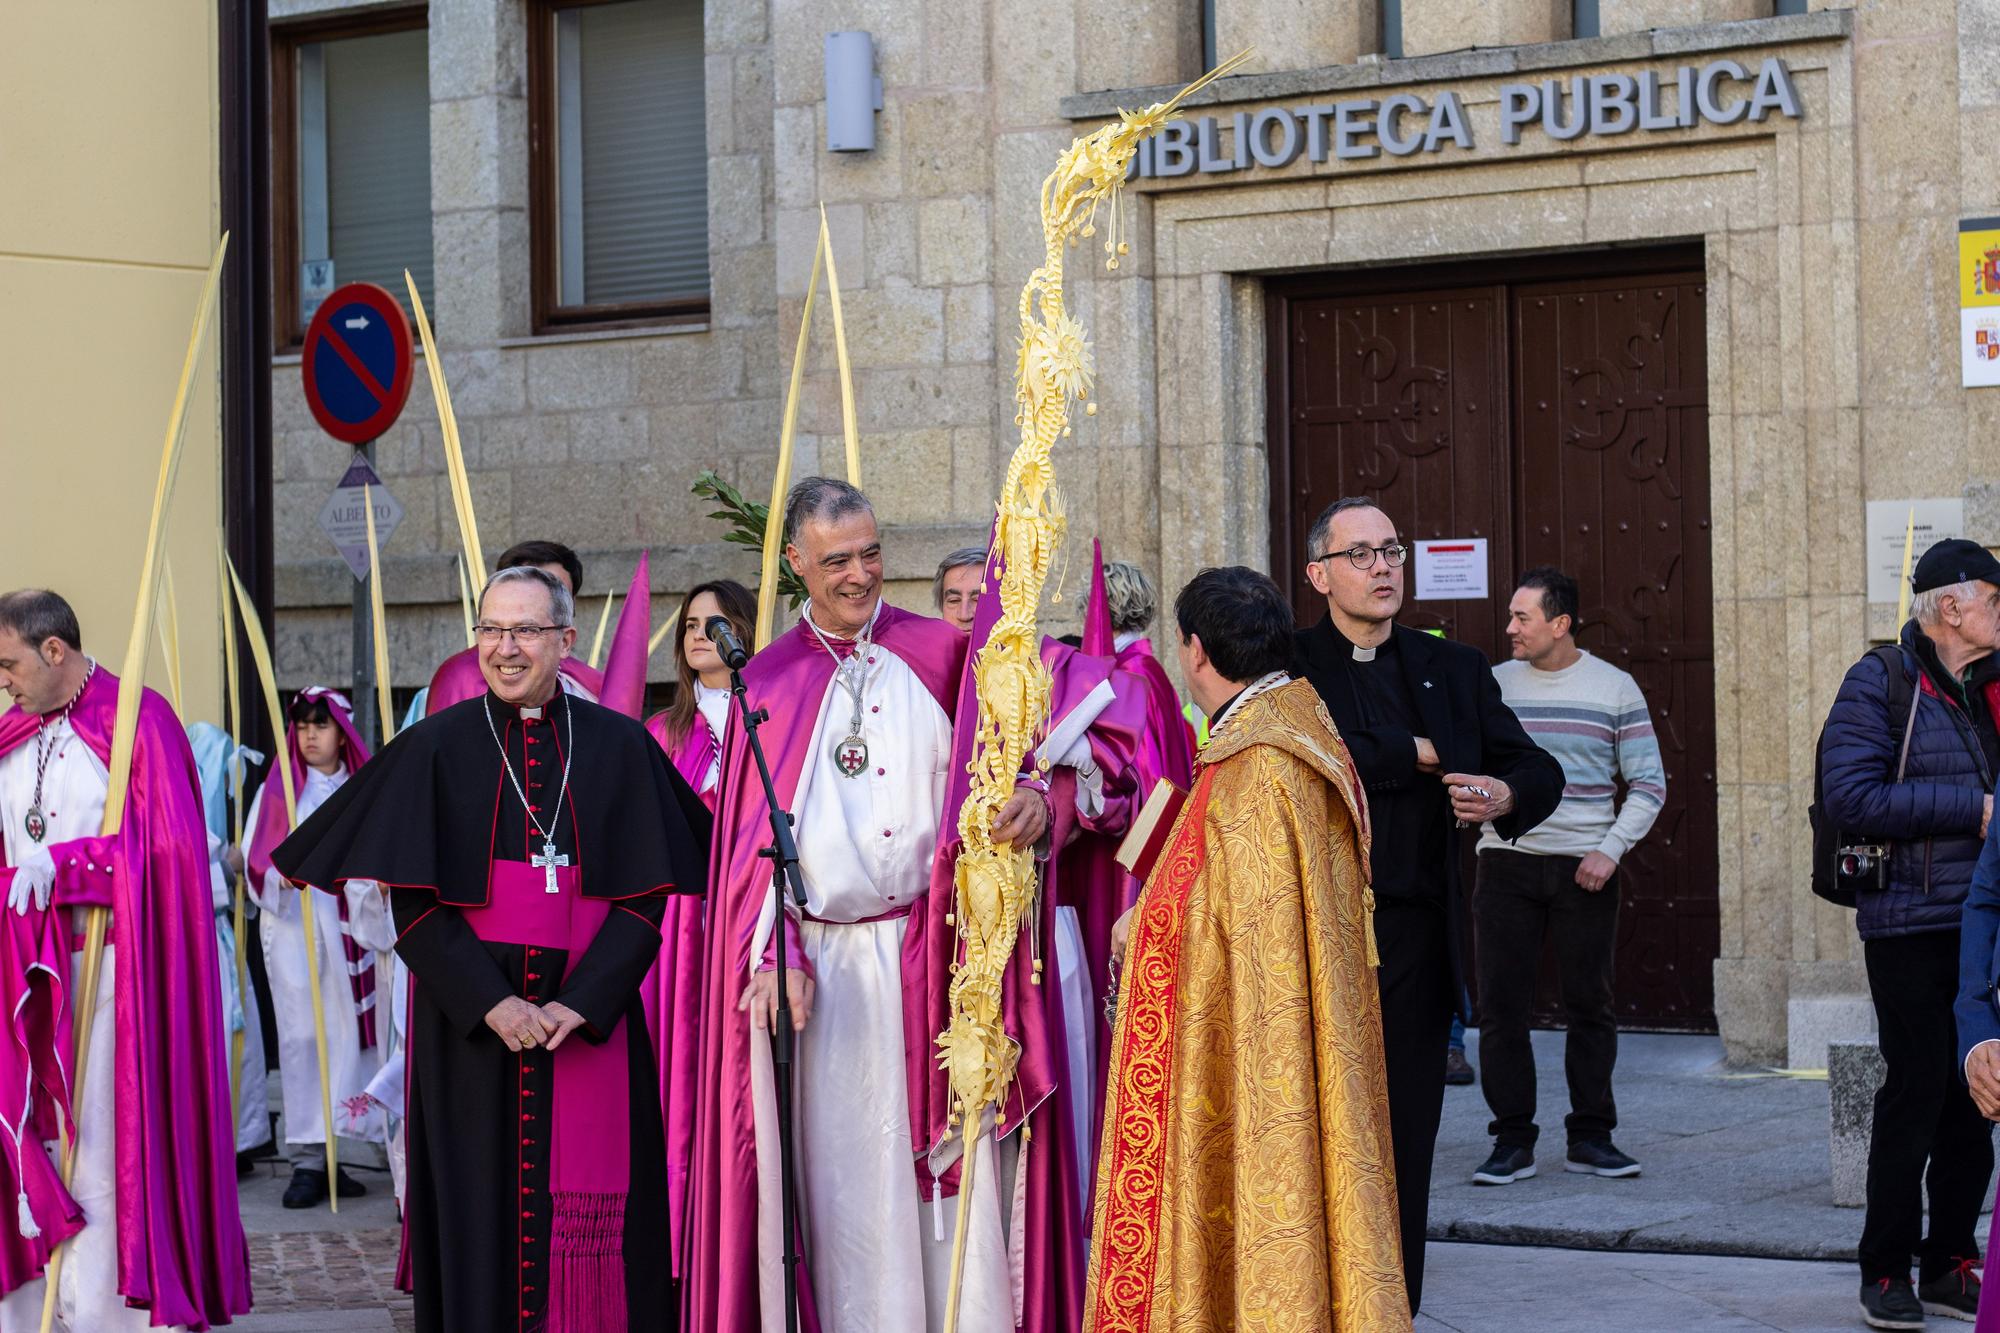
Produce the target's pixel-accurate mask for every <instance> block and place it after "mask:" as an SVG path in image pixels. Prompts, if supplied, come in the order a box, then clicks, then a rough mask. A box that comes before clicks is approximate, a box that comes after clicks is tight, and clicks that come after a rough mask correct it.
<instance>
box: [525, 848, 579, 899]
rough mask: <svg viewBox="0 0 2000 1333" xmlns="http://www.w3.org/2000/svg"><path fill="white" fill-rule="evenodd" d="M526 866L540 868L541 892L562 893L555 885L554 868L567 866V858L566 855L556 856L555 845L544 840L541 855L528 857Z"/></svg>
mask: <svg viewBox="0 0 2000 1333" xmlns="http://www.w3.org/2000/svg"><path fill="white" fill-rule="evenodd" d="M528 864H529V865H531V866H540V867H541V868H542V892H544V893H560V892H561V891H562V890H561V888H560V886H558V885H557V883H556V867H557V866H566V865H568V864H569V856H568V854H567V853H565V854H563V855H561V856H558V855H556V845H555V843H553V842H550V841H548V840H547V839H544V840H543V842H542V851H541V855H539V856H530V857H529V858H528Z"/></svg>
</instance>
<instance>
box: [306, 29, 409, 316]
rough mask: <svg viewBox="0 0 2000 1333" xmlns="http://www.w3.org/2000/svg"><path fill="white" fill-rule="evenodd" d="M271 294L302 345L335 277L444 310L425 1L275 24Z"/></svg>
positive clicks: (338, 279)
mask: <svg viewBox="0 0 2000 1333" xmlns="http://www.w3.org/2000/svg"><path fill="white" fill-rule="evenodd" d="M271 195H272V209H271V233H272V234H271V255H272V265H273V268H274V269H275V271H274V272H273V273H272V275H271V297H272V303H273V305H274V306H275V310H274V312H273V315H274V318H273V320H272V328H273V330H274V331H275V334H276V338H277V344H278V348H279V350H281V351H283V350H286V349H290V348H296V347H297V346H298V345H299V341H300V339H301V338H303V337H304V335H305V328H306V324H307V323H308V322H309V321H310V320H311V319H312V314H313V311H314V310H315V309H317V308H318V305H319V302H320V300H321V298H323V297H324V296H325V295H326V294H327V292H328V291H330V290H331V289H332V288H333V287H334V286H337V285H339V284H342V283H349V282H372V283H376V284H378V285H380V286H382V287H384V288H386V289H388V290H389V291H390V292H392V293H393V294H394V295H395V296H396V297H397V299H399V300H401V301H402V302H403V303H404V304H405V305H406V306H407V305H408V304H409V301H408V297H407V295H406V294H405V288H404V285H403V270H404V269H408V270H409V271H410V275H411V276H412V277H414V278H415V279H416V280H417V290H418V291H419V292H421V293H422V294H423V298H424V306H425V308H426V310H428V311H429V312H430V314H431V317H432V319H433V320H435V319H436V318H437V311H436V309H435V307H434V305H433V303H432V289H431V270H432V263H431V101H430V41H429V31H428V28H427V26H426V20H425V11H424V10H423V9H422V8H420V7H419V8H412V9H397V10H391V11H387V12H381V11H371V12H369V13H367V14H365V15H355V16H350V17H347V18H342V19H331V20H325V21H319V22H306V23H297V24H283V25H279V26H274V27H273V28H272V29H271Z"/></svg>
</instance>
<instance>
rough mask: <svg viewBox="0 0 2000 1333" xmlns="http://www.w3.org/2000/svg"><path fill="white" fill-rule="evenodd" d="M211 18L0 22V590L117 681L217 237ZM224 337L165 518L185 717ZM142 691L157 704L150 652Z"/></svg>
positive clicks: (213, 497) (212, 586)
mask: <svg viewBox="0 0 2000 1333" xmlns="http://www.w3.org/2000/svg"><path fill="white" fill-rule="evenodd" d="M215 22H216V15H215V6H214V4H213V3H210V2H209V0H88V2H87V3H78V2H77V0H19V2H18V3H10V4H8V5H6V6H5V12H4V14H3V15H0V33H4V40H0V589H4V588H18V587H23V586H29V585H39V586H45V587H51V588H54V589H56V590H57V591H58V592H60V593H62V594H63V595H64V596H65V597H67V598H68V599H69V600H70V602H71V603H72V604H73V605H74V606H75V607H76V610H77V615H78V616H79V618H80V619H81V620H82V622H83V637H84V648H85V650H86V651H88V652H89V653H91V654H92V655H94V656H95V657H97V658H98V659H99V660H100V661H102V662H104V663H105V664H106V665H107V666H108V667H110V669H112V670H113V671H117V670H119V669H120V668H121V664H122V663H123V661H124V657H125V651H126V644H127V638H128V636H129V634H130V631H131V625H132V614H133V606H134V601H135V598H136V596H137V591H138V570H139V561H140V559H141V556H142V554H143V552H144V547H145V540H146V519H147V515H148V513H149V512H150V509H151V506H152V498H153V486H154V479H155V477H156V475H157V472H158V468H159V458H160V446H161V443H162V440H163V438H164V436H165V432H166V424H167V417H168V412H169V409H170V408H171V406H172V404H173V396H174V386H175V383H176V381H177V379H178V377H179V375H180V369H181V360H182V356H183V355H184V353H185V351H186V348H187V338H188V330H189V328H190V326H191V323H192V320H193V318H194V311H195V303H196V301H197V299H198V298H199V296H200V290H201V280H202V275H203V273H204V271H205V270H206V269H207V267H208V262H209V258H210V255H211V254H212V252H213V249H214V245H215V239H216V236H217V234H218V230H219V222H218V218H219V216H220V197H221V196H220V187H219V167H218V158H217V139H216V132H217V107H218V105H219V97H218V91H217V79H216V50H217V34H216V28H215ZM217 354H218V342H217V338H216V333H215V330H214V326H213V325H212V326H211V329H210V333H209V336H208V340H207V346H206V347H205V348H204V349H203V352H202V358H201V361H200V364H199V366H198V368H197V375H196V379H195V382H194V388H193V397H192V400H191V402H192V406H191V410H190V412H189V415H188V430H187V439H186V443H185V446H184V453H183V456H182V464H181V469H180V474H179V478H178V482H177V485H176V488H175V491H174V498H173V503H172V507H171V510H170V515H169V518H168V529H167V531H168V548H167V549H168V559H169V561H170V562H171V564H172V567H173V571H174V576H175V586H176V592H177V594H178V602H179V609H180V617H179V618H180V633H181V640H182V643H181V657H182V661H183V667H182V670H183V681H184V690H185V696H186V697H185V699H184V701H183V711H184V714H185V715H186V716H187V717H188V718H189V719H190V720H198V719H206V720H209V721H219V720H220V718H219V717H218V708H219V704H220V700H221V697H222V686H221V665H220V654H221V631H220V616H221V611H220V604H219V595H218V590H217V583H216V575H215V560H216V557H215V549H216V534H217V532H218V531H219V529H220V525H221V521H222V519H221V502H220V496H221V480H220V479H221V470H220V469H221V463H220V457H221V455H220V438H221V431H220V415H219V400H220V386H221V373H220V369H219V366H218V362H217ZM146 681H147V683H148V684H149V685H152V686H153V687H155V688H156V689H159V690H160V691H161V692H162V693H163V694H165V693H167V692H168V691H167V673H166V670H165V666H164V656H163V654H162V653H161V652H160V651H159V649H158V647H157V643H156V646H155V649H154V652H153V656H152V662H151V665H150V666H149V668H148V670H147V675H146Z"/></svg>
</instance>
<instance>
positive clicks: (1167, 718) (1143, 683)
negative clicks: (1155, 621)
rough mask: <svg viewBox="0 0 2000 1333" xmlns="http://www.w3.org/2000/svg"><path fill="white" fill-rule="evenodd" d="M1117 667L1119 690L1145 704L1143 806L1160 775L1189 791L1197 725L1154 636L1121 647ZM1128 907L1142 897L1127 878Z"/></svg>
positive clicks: (1138, 772) (1138, 767)
mask: <svg viewBox="0 0 2000 1333" xmlns="http://www.w3.org/2000/svg"><path fill="white" fill-rule="evenodd" d="M1113 660H1114V662H1115V664H1116V665H1117V667H1118V668H1119V674H1118V676H1116V677H1114V678H1113V679H1114V682H1115V683H1116V684H1118V685H1119V687H1120V688H1119V693H1120V694H1124V693H1125V692H1126V691H1127V690H1128V689H1129V690H1131V691H1133V692H1135V693H1136V694H1137V696H1138V697H1139V698H1140V699H1142V700H1143V701H1144V703H1145V708H1146V729H1145V734H1144V737H1143V739H1142V740H1141V743H1140V745H1139V753H1138V755H1137V756H1136V757H1135V760H1134V763H1133V770H1134V774H1135V776H1136V777H1137V778H1138V784H1137V787H1136V790H1137V792H1138V800H1139V803H1140V804H1141V805H1144V804H1145V802H1146V798H1147V797H1148V796H1150V795H1152V794H1153V787H1154V786H1155V785H1156V784H1157V783H1158V782H1159V780H1160V779H1161V778H1165V779H1166V780H1167V781H1169V782H1171V783H1173V784H1174V785H1175V786H1176V787H1179V788H1180V789H1181V790H1183V791H1185V790H1187V788H1188V785H1189V784H1190V783H1191V782H1193V780H1194V728H1192V727H1190V726H1189V725H1188V723H1187V719H1186V718H1185V717H1183V716H1182V715H1181V700H1180V695H1179V694H1177V693H1176V692H1175V690H1174V683H1173V681H1171V680H1169V679H1168V678H1167V670H1166V668H1165V667H1163V666H1161V665H1160V662H1159V659H1158V658H1156V657H1154V656H1153V645H1152V642H1151V640H1148V639H1139V640H1137V641H1136V642H1133V643H1130V644H1127V645H1126V646H1125V647H1124V648H1122V649H1120V650H1119V652H1118V655H1117V657H1116V658H1115V659H1113ZM1125 880H1126V885H1125V905H1126V906H1127V907H1129V906H1131V905H1132V903H1133V902H1134V901H1136V900H1137V899H1138V896H1139V881H1137V880H1136V879H1133V878H1132V877H1131V876H1130V875H1127V876H1126V877H1125Z"/></svg>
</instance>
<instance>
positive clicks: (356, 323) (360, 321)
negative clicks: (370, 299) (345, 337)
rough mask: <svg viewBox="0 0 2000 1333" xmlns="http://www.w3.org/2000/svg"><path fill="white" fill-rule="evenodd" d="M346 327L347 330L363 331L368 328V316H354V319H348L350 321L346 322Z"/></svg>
mask: <svg viewBox="0 0 2000 1333" xmlns="http://www.w3.org/2000/svg"><path fill="white" fill-rule="evenodd" d="M347 327H348V328H350V329H365V328H367V327H368V316H366V315H356V316H355V317H354V318H353V319H350V320H348V321H347Z"/></svg>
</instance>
